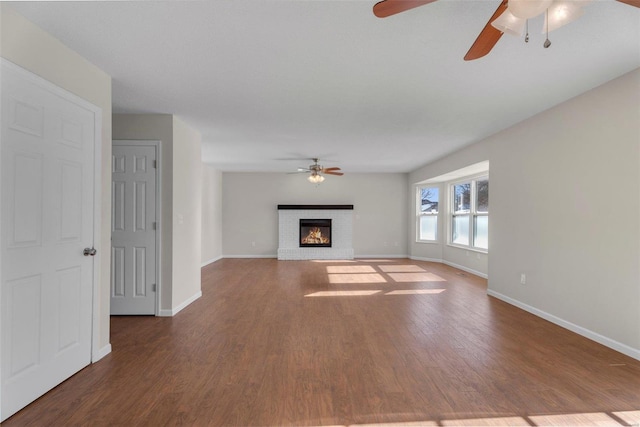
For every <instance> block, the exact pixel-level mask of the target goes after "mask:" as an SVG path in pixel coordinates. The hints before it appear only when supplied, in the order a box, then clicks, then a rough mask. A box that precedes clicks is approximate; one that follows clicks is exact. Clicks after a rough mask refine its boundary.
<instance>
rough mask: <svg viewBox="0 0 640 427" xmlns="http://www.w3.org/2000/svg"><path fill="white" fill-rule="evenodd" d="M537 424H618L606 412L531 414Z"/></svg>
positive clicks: (532, 419) (530, 417) (531, 418)
mask: <svg viewBox="0 0 640 427" xmlns="http://www.w3.org/2000/svg"><path fill="white" fill-rule="evenodd" d="M529 419H530V420H531V421H532V422H533V423H534V424H535V425H537V426H617V425H620V423H619V422H617V421H616V420H615V419H613V418H611V417H610V416H609V415H607V414H605V413H604V412H595V413H591V414H588V413H584V414H559V415H530V416H529Z"/></svg>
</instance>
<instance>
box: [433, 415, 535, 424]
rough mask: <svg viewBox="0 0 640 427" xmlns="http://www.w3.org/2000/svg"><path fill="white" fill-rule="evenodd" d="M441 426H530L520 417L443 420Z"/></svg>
mask: <svg viewBox="0 0 640 427" xmlns="http://www.w3.org/2000/svg"><path fill="white" fill-rule="evenodd" d="M439 425H442V426H530V424H529V423H528V422H527V420H525V419H524V418H521V417H497V418H473V419H467V420H443V421H442V422H441V424H439Z"/></svg>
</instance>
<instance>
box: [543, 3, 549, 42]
mask: <svg viewBox="0 0 640 427" xmlns="http://www.w3.org/2000/svg"><path fill="white" fill-rule="evenodd" d="M546 13H547V16H546V19H545V22H546V23H547V39H546V40H545V41H544V44H543V45H542V46H544V48H545V49H546V48H548V47H549V46H551V40H549V9H547V12H546Z"/></svg>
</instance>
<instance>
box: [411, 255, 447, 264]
mask: <svg viewBox="0 0 640 427" xmlns="http://www.w3.org/2000/svg"><path fill="white" fill-rule="evenodd" d="M409 259H412V260H414V261H426V262H437V263H440V264H442V260H441V259H440V258H425V257H420V256H411V257H409Z"/></svg>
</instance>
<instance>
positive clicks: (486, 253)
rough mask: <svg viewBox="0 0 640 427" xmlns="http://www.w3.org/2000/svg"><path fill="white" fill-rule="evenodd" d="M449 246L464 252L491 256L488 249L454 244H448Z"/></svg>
mask: <svg viewBox="0 0 640 427" xmlns="http://www.w3.org/2000/svg"><path fill="white" fill-rule="evenodd" d="M447 246H449V247H451V248H456V249H462V250H465V251H470V252H477V253H480V254H485V255H489V251H488V250H487V249H478V248H472V247H470V246H462V245H456V244H453V243H447Z"/></svg>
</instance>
